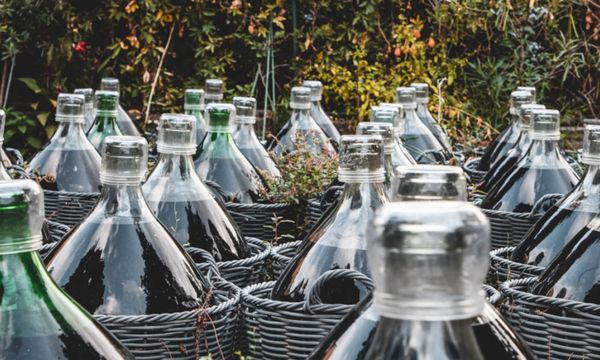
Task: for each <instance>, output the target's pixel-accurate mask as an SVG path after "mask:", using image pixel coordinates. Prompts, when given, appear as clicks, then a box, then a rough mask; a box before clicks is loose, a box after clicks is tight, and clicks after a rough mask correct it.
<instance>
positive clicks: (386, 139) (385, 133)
mask: <svg viewBox="0 0 600 360" xmlns="http://www.w3.org/2000/svg"><path fill="white" fill-rule="evenodd" d="M356 133H357V134H358V135H380V136H381V137H382V138H383V169H384V170H385V183H384V185H385V191H386V193H387V195H388V198H390V199H391V198H392V197H393V196H394V192H395V189H394V188H393V181H394V164H392V153H393V152H394V126H393V125H392V124H389V123H378V122H360V123H358V126H357V127H356Z"/></svg>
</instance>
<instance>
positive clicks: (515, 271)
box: [487, 246, 544, 287]
mask: <svg viewBox="0 0 600 360" xmlns="http://www.w3.org/2000/svg"><path fill="white" fill-rule="evenodd" d="M514 250H515V247H514V246H509V247H504V248H500V249H496V250H493V251H491V252H490V269H489V272H488V278H487V283H488V284H490V285H492V286H496V287H497V286H499V285H500V284H501V283H503V282H505V281H507V280H516V279H523V278H528V277H534V276H538V275H539V274H541V273H542V271H544V268H543V267H540V266H533V265H527V264H521V263H518V262H515V261H512V260H510V256H511V255H512V253H513V251H514Z"/></svg>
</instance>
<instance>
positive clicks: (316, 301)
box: [304, 269, 375, 314]
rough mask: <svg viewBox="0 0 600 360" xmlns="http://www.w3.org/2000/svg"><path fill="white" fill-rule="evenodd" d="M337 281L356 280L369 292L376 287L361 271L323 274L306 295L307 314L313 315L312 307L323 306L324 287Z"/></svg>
mask: <svg viewBox="0 0 600 360" xmlns="http://www.w3.org/2000/svg"><path fill="white" fill-rule="evenodd" d="M336 279H350V280H356V281H358V282H360V283H362V284H363V285H365V287H366V288H367V289H369V290H373V288H374V287H375V286H374V284H373V280H371V278H369V277H368V276H367V275H365V274H363V273H361V272H360V271H356V270H350V269H336V270H329V271H326V272H324V273H323V274H321V276H319V278H318V279H317V280H316V281H315V282H314V284H313V285H312V287H311V288H310V289H309V290H308V294H306V299H305V300H304V310H305V311H306V312H307V313H310V314H312V313H313V311H312V307H314V306H316V305H321V304H323V302H322V300H321V294H320V293H321V290H322V289H323V286H324V285H326V284H327V282H329V281H331V280H336Z"/></svg>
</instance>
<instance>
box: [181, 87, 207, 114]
mask: <svg viewBox="0 0 600 360" xmlns="http://www.w3.org/2000/svg"><path fill="white" fill-rule="evenodd" d="M183 109H184V110H189V111H202V110H204V90H202V89H186V90H185V95H184V104H183Z"/></svg>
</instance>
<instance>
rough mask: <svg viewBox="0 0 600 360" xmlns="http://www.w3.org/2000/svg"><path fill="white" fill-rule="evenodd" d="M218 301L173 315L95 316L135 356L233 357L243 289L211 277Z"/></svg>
mask: <svg viewBox="0 0 600 360" xmlns="http://www.w3.org/2000/svg"><path fill="white" fill-rule="evenodd" d="M211 281H212V284H213V295H214V299H215V302H216V304H215V305H213V306H211V307H209V308H206V309H199V310H194V311H186V312H179V313H170V314H153V315H136V316H125V315H122V316H110V315H94V318H95V319H96V320H97V321H99V322H100V323H101V324H102V325H104V327H106V328H107V329H108V330H109V331H110V332H111V333H112V334H113V335H114V336H115V337H116V338H117V339H119V340H120V341H121V343H123V345H125V347H127V349H129V350H130V351H131V353H132V354H133V355H134V356H135V358H136V359H144V360H150V359H153V360H154V359H156V360H159V359H161V360H162V359H189V360H195V359H198V358H201V357H207V356H210V358H217V359H231V358H233V357H234V353H235V351H236V350H237V349H238V348H239V345H238V342H239V326H240V325H239V320H240V319H239V304H240V292H241V290H240V289H239V288H238V287H236V286H235V285H233V284H231V283H230V282H228V281H225V280H223V279H221V278H219V277H218V276H214V275H212V276H211Z"/></svg>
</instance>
